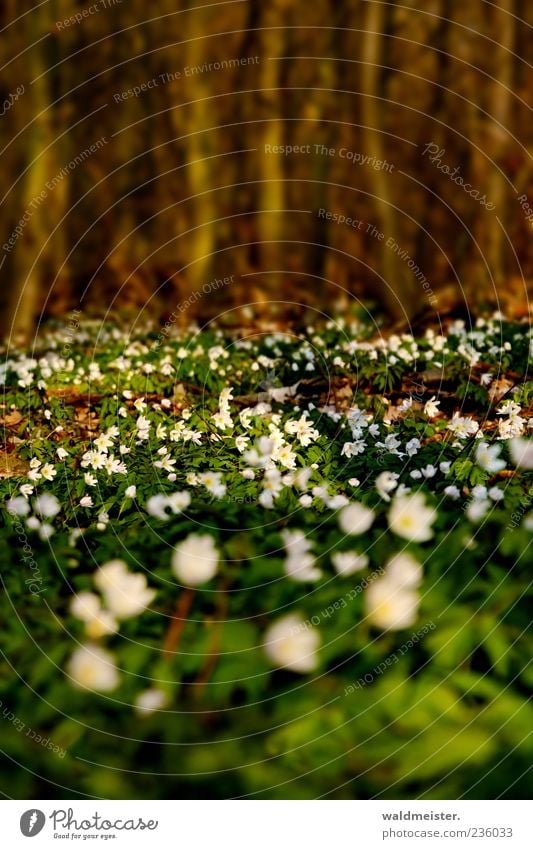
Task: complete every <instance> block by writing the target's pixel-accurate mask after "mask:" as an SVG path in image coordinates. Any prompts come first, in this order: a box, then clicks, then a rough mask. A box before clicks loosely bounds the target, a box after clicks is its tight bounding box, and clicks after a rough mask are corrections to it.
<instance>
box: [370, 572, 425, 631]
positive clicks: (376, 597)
mask: <svg viewBox="0 0 533 849" xmlns="http://www.w3.org/2000/svg"><path fill="white" fill-rule="evenodd" d="M418 604H419V597H418V593H417V592H416V590H413V589H410V588H402V587H401V586H399V585H398V584H397V583H396V582H395V581H394V580H391V579H389V578H388V577H386V576H384V577H383V578H377V579H376V580H375V581H373V582H372V583H371V584H370V585H369V586H368V587H367V589H366V591H365V610H366V614H367V616H368V618H369V620H370V622H371V624H372V625H376V626H377V627H378V628H381V629H382V630H384V631H388V630H394V631H397V630H400V629H402V628H409V627H410V626H411V625H414V623H415V622H416V617H417V613H418Z"/></svg>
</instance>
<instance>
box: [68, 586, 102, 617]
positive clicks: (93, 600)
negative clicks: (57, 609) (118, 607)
mask: <svg viewBox="0 0 533 849" xmlns="http://www.w3.org/2000/svg"><path fill="white" fill-rule="evenodd" d="M100 608H101V604H100V599H99V598H98V596H97V595H96V593H90V592H81V593H78V594H77V595H75V596H74V598H73V599H72V601H71V602H70V612H71V613H72V615H73V616H75V617H76V619H81V621H82V622H90V621H91V619H93V617H94V616H96V615H97V614H98V612H99V610H100Z"/></svg>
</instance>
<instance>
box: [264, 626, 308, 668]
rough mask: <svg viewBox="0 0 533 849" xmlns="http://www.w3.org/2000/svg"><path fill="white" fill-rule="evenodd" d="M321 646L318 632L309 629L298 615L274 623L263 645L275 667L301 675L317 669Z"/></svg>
mask: <svg viewBox="0 0 533 849" xmlns="http://www.w3.org/2000/svg"><path fill="white" fill-rule="evenodd" d="M319 646H320V636H319V634H318V632H317V630H316V629H315V628H308V627H307V626H306V623H305V622H304V621H303V619H301V617H300V616H298V615H297V614H296V613H290V614H289V615H288V616H284V617H283V618H282V619H278V620H277V622H274V624H273V625H271V626H270V628H268V630H267V632H266V634H265V638H264V643H263V647H264V650H265V654H266V655H267V657H268V658H269V660H270V661H271V662H272V663H273V664H274V665H275V666H280V667H284V668H286V669H292V671H293V672H301V673H305V672H312V671H313V669H316V667H317V665H318V656H317V652H318V649H319Z"/></svg>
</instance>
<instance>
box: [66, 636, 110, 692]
mask: <svg viewBox="0 0 533 849" xmlns="http://www.w3.org/2000/svg"><path fill="white" fill-rule="evenodd" d="M67 675H68V676H69V677H70V678H71V681H72V684H73V685H74V686H75V687H78V688H79V689H82V690H96V691H98V692H101V693H108V692H109V691H110V690H114V689H115V688H116V687H118V685H119V682H120V677H119V674H118V669H117V667H116V665H115V659H114V657H113V655H112V654H111V652H109V651H106V650H105V649H102V648H100V646H97V645H95V644H94V643H86V644H85V645H83V646H80V648H78V649H76V651H75V652H74V654H73V655H72V657H71V658H70V660H69V662H68V664H67Z"/></svg>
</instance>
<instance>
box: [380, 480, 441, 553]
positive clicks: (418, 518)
mask: <svg viewBox="0 0 533 849" xmlns="http://www.w3.org/2000/svg"><path fill="white" fill-rule="evenodd" d="M436 515H437V514H436V512H435V510H433V508H431V507H427V506H426V499H425V498H424V496H423V494H422V493H421V492H415V493H413V494H412V495H401V496H397V497H396V498H395V499H394V501H393V502H392V506H391V508H390V510H389V525H390V529H391V530H392V531H394V533H395V534H398V536H400V537H403V538H404V539H408V540H411V541H412V542H427V540H429V539H431V537H432V536H433V530H432V527H431V525H432V524H433V522H434V521H435V518H436Z"/></svg>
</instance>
